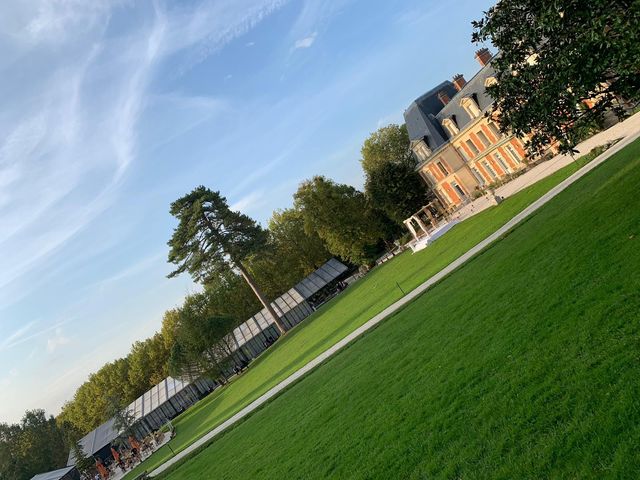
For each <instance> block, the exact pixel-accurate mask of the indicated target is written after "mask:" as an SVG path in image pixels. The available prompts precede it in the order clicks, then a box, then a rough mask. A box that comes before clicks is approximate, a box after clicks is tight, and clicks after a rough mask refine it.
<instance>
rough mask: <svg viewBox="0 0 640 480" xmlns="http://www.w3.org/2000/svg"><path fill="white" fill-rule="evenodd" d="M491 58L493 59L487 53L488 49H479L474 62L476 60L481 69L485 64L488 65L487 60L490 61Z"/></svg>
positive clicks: (489, 53)
mask: <svg viewBox="0 0 640 480" xmlns="http://www.w3.org/2000/svg"><path fill="white" fill-rule="evenodd" d="M491 57H493V55H491V52H490V51H489V49H488V48H481V49H480V50H478V51H477V52H476V60H478V63H480V65H481V66H483V67H484V66H485V65H486V64H487V63H489V60H491Z"/></svg>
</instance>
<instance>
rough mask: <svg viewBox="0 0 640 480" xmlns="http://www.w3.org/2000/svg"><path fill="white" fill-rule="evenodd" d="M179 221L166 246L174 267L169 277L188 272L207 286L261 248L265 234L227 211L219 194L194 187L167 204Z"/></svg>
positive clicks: (251, 221) (247, 219)
mask: <svg viewBox="0 0 640 480" xmlns="http://www.w3.org/2000/svg"><path fill="white" fill-rule="evenodd" d="M170 212H171V215H173V216H174V217H176V218H177V219H178V221H179V224H178V226H177V227H176V228H175V230H174V231H173V236H172V237H171V240H169V242H168V245H169V247H170V251H169V261H170V262H171V263H174V264H176V265H178V268H176V269H175V270H174V271H173V272H171V273H170V274H169V277H174V276H176V275H179V274H180V273H182V272H189V273H190V274H191V276H192V277H193V279H194V280H195V281H196V282H202V283H207V281H208V280H209V279H212V278H215V277H217V276H218V275H219V274H220V273H221V272H224V271H227V270H229V269H230V268H233V267H236V266H238V264H239V263H241V262H243V261H244V260H245V259H246V258H247V257H248V256H249V255H253V254H255V253H257V252H258V251H260V250H261V249H262V248H264V247H265V245H266V243H267V232H266V231H265V230H263V229H262V228H261V227H260V225H258V224H257V223H256V222H255V221H254V220H252V219H251V218H249V217H248V216H246V215H244V214H242V213H240V212H234V211H232V210H231V209H230V208H229V205H228V204H227V200H226V198H224V197H223V196H221V195H220V192H213V191H211V190H209V189H208V188H205V187H202V186H200V187H197V188H196V189H194V190H193V191H192V192H191V193H189V194H187V195H185V196H184V197H182V198H179V199H178V200H176V201H175V202H173V203H172V204H171V209H170Z"/></svg>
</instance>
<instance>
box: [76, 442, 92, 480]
mask: <svg viewBox="0 0 640 480" xmlns="http://www.w3.org/2000/svg"><path fill="white" fill-rule="evenodd" d="M71 451H72V452H73V457H74V458H75V461H74V464H75V466H76V468H77V469H78V472H79V473H80V477H81V478H83V479H84V478H91V474H92V473H93V471H94V470H95V463H94V460H93V458H92V457H89V456H87V454H86V453H85V452H84V450H83V448H82V446H81V445H80V441H79V440H76V441H75V442H73V443H72V444H71Z"/></svg>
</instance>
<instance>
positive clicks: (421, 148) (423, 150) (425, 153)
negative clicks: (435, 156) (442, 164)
mask: <svg viewBox="0 0 640 480" xmlns="http://www.w3.org/2000/svg"><path fill="white" fill-rule="evenodd" d="M416 154H417V155H418V157H420V158H421V159H422V160H426V159H428V158H429V155H431V150H429V147H427V146H426V145H425V143H424V142H420V143H418V145H416Z"/></svg>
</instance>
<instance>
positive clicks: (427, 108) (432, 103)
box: [404, 80, 458, 141]
mask: <svg viewBox="0 0 640 480" xmlns="http://www.w3.org/2000/svg"><path fill="white" fill-rule="evenodd" d="M440 91H445V92H446V93H447V94H448V95H449V97H453V96H454V95H455V94H456V93H458V92H457V90H456V87H454V86H453V83H451V82H450V81H449V80H445V81H444V82H442V83H441V84H440V85H438V86H436V87H434V88H432V89H431V90H429V91H428V92H427V93H425V94H423V95H421V96H420V97H418V98H417V99H415V100H414V101H413V102H412V103H411V105H409V108H407V110H406V111H405V112H404V121H405V123H406V124H407V131H408V133H409V139H410V140H412V141H413V140H421V139H423V138H424V137H425V136H426V137H428V138H436V139H439V140H440V141H443V139H446V138H447V137H446V135H445V133H444V130H442V126H441V125H440V124H439V123H438V122H436V121H435V115H436V114H437V113H438V112H439V111H440V110H442V108H443V106H444V105H442V102H441V101H440V99H439V98H438V93H439V92H440Z"/></svg>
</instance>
